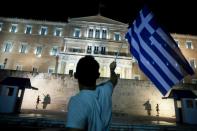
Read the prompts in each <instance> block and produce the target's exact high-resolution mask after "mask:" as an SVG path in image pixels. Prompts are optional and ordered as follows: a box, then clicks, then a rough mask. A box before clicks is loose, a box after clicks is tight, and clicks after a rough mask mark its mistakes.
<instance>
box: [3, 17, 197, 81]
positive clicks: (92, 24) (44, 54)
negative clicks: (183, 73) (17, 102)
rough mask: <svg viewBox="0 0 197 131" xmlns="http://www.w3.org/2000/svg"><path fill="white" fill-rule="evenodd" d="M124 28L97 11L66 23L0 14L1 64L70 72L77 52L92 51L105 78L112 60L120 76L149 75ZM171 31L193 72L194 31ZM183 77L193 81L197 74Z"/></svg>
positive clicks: (196, 47)
mask: <svg viewBox="0 0 197 131" xmlns="http://www.w3.org/2000/svg"><path fill="white" fill-rule="evenodd" d="M127 30H128V24H125V23H122V22H119V21H115V20H112V19H110V18H106V17H103V16H101V15H95V16H88V17H79V18H70V19H68V22H52V21H40V20H29V19H18V18H3V17H0V69H8V70H20V71H30V72H38V73H41V72H42V73H57V74H69V75H72V74H73V72H75V68H76V64H77V62H78V60H79V59H80V58H81V57H83V56H85V55H93V56H94V57H95V58H96V60H97V61H98V62H99V64H100V74H101V77H109V75H110V72H109V64H110V63H111V62H112V61H114V60H115V59H116V61H117V68H116V73H118V74H119V76H120V79H136V80H147V77H146V76H145V75H144V74H143V73H142V72H141V70H140V69H139V67H138V63H137V61H136V60H135V59H134V58H133V57H132V55H131V54H130V51H129V46H128V43H127V40H126V39H125V37H124V36H125V33H126V32H127ZM171 35H172V37H173V38H174V40H175V41H176V42H177V44H178V46H179V47H180V49H181V51H182V53H183V55H184V56H185V57H186V59H187V60H188V62H189V63H190V65H191V66H192V68H193V69H194V71H195V72H196V68H197V67H196V60H197V36H193V35H188V34H174V33H173V34H171ZM90 64H91V63H90ZM183 82H184V83H197V75H196V74H195V75H193V76H187V77H185V78H184V80H183Z"/></svg>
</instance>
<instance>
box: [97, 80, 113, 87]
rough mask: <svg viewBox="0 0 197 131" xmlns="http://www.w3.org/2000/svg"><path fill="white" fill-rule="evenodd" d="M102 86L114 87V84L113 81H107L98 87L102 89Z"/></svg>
mask: <svg viewBox="0 0 197 131" xmlns="http://www.w3.org/2000/svg"><path fill="white" fill-rule="evenodd" d="M101 86H112V83H111V81H105V82H102V83H100V84H98V85H97V87H101Z"/></svg>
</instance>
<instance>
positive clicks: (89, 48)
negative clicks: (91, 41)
mask: <svg viewBox="0 0 197 131" xmlns="http://www.w3.org/2000/svg"><path fill="white" fill-rule="evenodd" d="M87 53H88V54H91V53H92V46H88V49H87Z"/></svg>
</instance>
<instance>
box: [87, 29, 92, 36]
mask: <svg viewBox="0 0 197 131" xmlns="http://www.w3.org/2000/svg"><path fill="white" fill-rule="evenodd" d="M88 37H89V38H92V37H93V29H89V31H88Z"/></svg>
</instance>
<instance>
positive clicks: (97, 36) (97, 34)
mask: <svg viewBox="0 0 197 131" xmlns="http://www.w3.org/2000/svg"><path fill="white" fill-rule="evenodd" d="M95 38H100V30H99V29H96V33H95Z"/></svg>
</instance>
